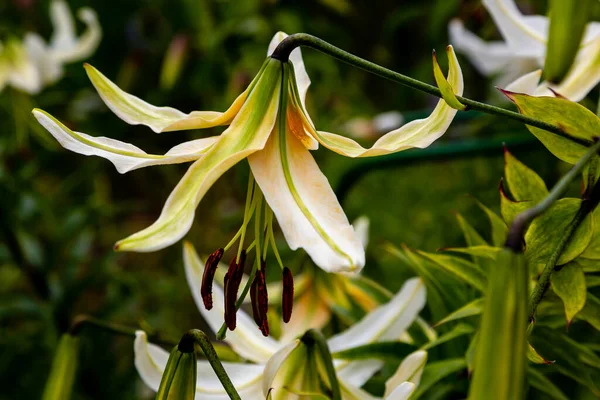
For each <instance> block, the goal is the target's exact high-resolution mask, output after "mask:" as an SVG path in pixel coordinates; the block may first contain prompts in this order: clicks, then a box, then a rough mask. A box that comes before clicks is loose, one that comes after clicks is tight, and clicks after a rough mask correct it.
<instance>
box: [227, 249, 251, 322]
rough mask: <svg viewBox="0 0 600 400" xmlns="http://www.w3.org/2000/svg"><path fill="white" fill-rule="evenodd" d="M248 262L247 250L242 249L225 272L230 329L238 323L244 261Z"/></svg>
mask: <svg viewBox="0 0 600 400" xmlns="http://www.w3.org/2000/svg"><path fill="white" fill-rule="evenodd" d="M245 262H246V251H245V250H242V253H241V255H240V257H239V258H238V259H237V260H236V258H234V259H233V260H232V261H231V264H229V269H228V270H227V274H225V317H224V319H225V323H226V324H227V328H229V330H231V331H232V330H234V329H235V325H236V313H237V307H236V304H235V303H236V300H237V293H238V290H239V288H240V282H241V281H242V276H243V275H244V263H245Z"/></svg>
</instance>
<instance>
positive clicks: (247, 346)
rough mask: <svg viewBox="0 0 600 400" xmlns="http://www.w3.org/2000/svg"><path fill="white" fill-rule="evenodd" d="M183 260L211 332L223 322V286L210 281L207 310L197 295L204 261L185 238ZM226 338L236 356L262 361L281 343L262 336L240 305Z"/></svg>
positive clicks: (193, 292)
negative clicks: (208, 309)
mask: <svg viewBox="0 0 600 400" xmlns="http://www.w3.org/2000/svg"><path fill="white" fill-rule="evenodd" d="M183 263H184V266H185V275H186V277H187V281H188V285H189V286H190V290H191V292H192V296H193V297H194V301H195V302H196V306H197V307H198V310H200V313H201V314H202V316H203V317H204V319H205V320H206V322H207V323H208V325H209V326H210V328H211V329H212V330H213V332H217V331H218V330H219V328H221V325H222V324H223V314H224V312H225V308H224V304H225V296H224V293H223V289H222V288H221V287H219V286H218V285H213V304H214V307H213V309H212V310H210V311H207V310H206V308H205V307H204V303H203V301H202V296H201V295H200V285H201V282H202V274H203V273H204V263H203V262H202V261H201V260H200V258H199V257H198V254H197V253H196V250H195V249H194V246H192V244H191V243H189V242H185V243H184V245H183ZM226 341H227V343H228V344H229V345H230V346H231V347H232V348H233V350H235V352H236V353H238V354H239V355H240V356H242V357H244V358H246V359H248V360H251V361H254V362H256V363H266V362H267V361H268V360H269V359H270V358H271V356H273V354H275V353H276V352H277V351H278V350H279V349H280V348H281V347H282V345H281V344H280V343H279V342H277V341H275V340H273V338H271V337H270V336H269V337H264V336H263V335H262V333H261V332H260V330H259V329H258V327H257V326H256V324H255V323H254V320H253V319H252V318H251V317H250V316H249V315H248V314H246V313H245V312H244V311H243V310H241V309H240V310H239V311H238V313H237V326H236V328H235V330H234V331H232V332H228V333H227V339H226Z"/></svg>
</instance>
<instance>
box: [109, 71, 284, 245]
mask: <svg viewBox="0 0 600 400" xmlns="http://www.w3.org/2000/svg"><path fill="white" fill-rule="evenodd" d="M267 64H268V65H267V67H266V69H265V72H264V73H263V74H262V76H261V78H260V81H259V82H258V83H257V85H256V88H255V90H253V91H252V93H251V94H250V96H249V97H248V100H247V101H246V102H245V103H244V105H243V106H242V108H241V109H240V111H239V113H238V115H237V116H236V117H235V119H234V120H233V121H232V123H231V125H230V126H229V128H227V130H225V132H223V133H222V134H221V136H220V138H219V141H218V142H217V143H215V144H214V145H213V146H212V147H211V148H210V149H209V150H208V151H207V152H206V154H205V155H204V157H202V158H201V159H199V160H198V161H196V162H194V163H193V164H192V166H191V167H190V168H189V169H188V171H187V172H186V174H185V175H184V177H183V178H181V181H179V183H178V184H177V186H176V187H175V189H174V190H173V192H171V194H170V195H169V198H168V199H167V202H166V203H165V205H164V207H163V210H162V212H161V214H160V216H159V217H158V219H157V220H156V222H154V224H152V225H151V226H149V227H148V228H146V229H144V230H142V231H140V232H138V233H135V234H133V235H131V236H129V237H128V238H125V239H123V240H121V241H119V242H118V243H117V244H116V245H115V249H116V250H127V251H140V252H147V251H154V250H160V249H162V248H164V247H167V246H169V245H171V244H173V243H175V242H176V241H178V240H179V239H181V238H182V237H183V236H184V235H185V234H186V233H187V231H188V230H189V229H190V226H191V225H192V222H193V220H194V214H195V211H196V207H197V206H198V203H199V202H200V200H202V197H203V196H204V194H205V193H206V192H207V191H208V189H210V187H211V186H212V184H213V183H214V182H215V181H216V180H217V179H218V178H219V177H220V176H221V175H222V174H223V173H224V172H225V171H227V170H228V169H229V168H231V167H232V166H233V165H235V164H236V163H237V162H239V161H241V160H243V159H244V158H246V157H248V156H249V155H251V154H252V153H254V152H256V151H258V150H261V149H262V148H263V147H264V146H265V143H266V142H267V138H268V137H269V134H270V133H271V131H272V130H273V127H274V125H275V120H276V117H277V109H278V105H279V93H280V92H279V87H280V86H281V78H280V76H281V64H280V63H279V61H277V60H268V61H267ZM267 69H268V70H269V71H267Z"/></svg>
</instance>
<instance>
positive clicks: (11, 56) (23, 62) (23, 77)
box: [0, 0, 102, 94]
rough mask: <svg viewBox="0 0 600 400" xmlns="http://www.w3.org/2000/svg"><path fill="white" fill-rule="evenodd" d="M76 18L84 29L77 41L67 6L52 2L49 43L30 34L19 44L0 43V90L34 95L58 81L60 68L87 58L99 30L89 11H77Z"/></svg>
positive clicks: (99, 32)
mask: <svg viewBox="0 0 600 400" xmlns="http://www.w3.org/2000/svg"><path fill="white" fill-rule="evenodd" d="M78 17H79V19H80V20H81V21H82V22H83V23H85V25H86V30H85V31H84V32H83V33H82V34H81V36H79V37H78V36H76V35H75V21H74V20H73V16H72V15H71V12H70V10H69V7H68V6H67V4H66V3H65V2H64V1H62V0H54V1H52V3H50V18H51V20H52V25H53V27H54V33H53V35H52V38H51V39H50V42H49V43H46V42H45V41H44V39H43V38H42V37H41V36H40V35H38V34H37V33H32V32H29V33H27V34H26V35H25V37H24V38H23V41H19V40H17V39H9V40H8V41H7V42H6V44H5V45H2V43H0V90H1V89H3V88H4V86H12V87H14V88H15V89H18V90H21V91H24V92H27V93H30V94H36V93H38V92H39V91H40V90H41V89H42V88H43V87H44V86H48V85H51V84H53V83H55V82H56V81H58V80H59V79H60V78H61V77H62V75H63V64H66V63H71V62H74V61H80V60H84V59H86V58H88V57H90V56H91V55H92V54H93V53H94V51H95V50H96V48H97V47H98V44H99V43H100V39H101V37H102V29H101V28H100V24H99V23H98V19H97V18H96V13H95V12H94V11H93V10H92V9H90V8H82V9H80V10H79V11H78Z"/></svg>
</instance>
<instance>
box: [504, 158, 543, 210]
mask: <svg viewBox="0 0 600 400" xmlns="http://www.w3.org/2000/svg"><path fill="white" fill-rule="evenodd" d="M504 176H505V178H506V184H507V185H508V189H509V190H510V193H511V194H512V195H513V198H514V199H515V200H516V201H534V202H536V203H537V202H538V201H540V200H541V199H543V198H544V197H546V196H547V195H548V189H547V188H546V184H545V183H544V181H543V180H542V178H540V177H539V175H538V174H536V173H535V172H534V171H533V170H532V169H530V168H529V167H527V166H526V165H525V164H523V163H522V162H521V161H519V160H517V158H516V157H515V156H513V155H512V154H511V153H510V152H509V151H508V150H507V149H506V148H504Z"/></svg>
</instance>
